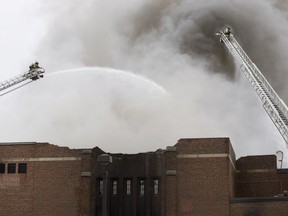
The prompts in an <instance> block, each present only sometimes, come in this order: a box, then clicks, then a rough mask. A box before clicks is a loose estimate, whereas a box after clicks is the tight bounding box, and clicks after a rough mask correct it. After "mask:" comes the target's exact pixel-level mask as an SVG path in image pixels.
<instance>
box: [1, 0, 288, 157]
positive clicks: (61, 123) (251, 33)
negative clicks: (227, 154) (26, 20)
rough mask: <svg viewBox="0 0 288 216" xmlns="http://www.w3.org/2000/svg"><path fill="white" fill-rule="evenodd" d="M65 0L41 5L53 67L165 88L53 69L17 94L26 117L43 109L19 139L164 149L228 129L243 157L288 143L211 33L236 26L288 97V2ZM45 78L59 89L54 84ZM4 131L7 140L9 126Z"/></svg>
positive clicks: (44, 55) (46, 61)
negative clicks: (125, 75)
mask: <svg viewBox="0 0 288 216" xmlns="http://www.w3.org/2000/svg"><path fill="white" fill-rule="evenodd" d="M59 4H60V3H59V2H57V1H55V0H54V1H49V3H48V2H45V3H44V1H43V5H42V11H43V13H44V15H45V19H47V20H48V21H47V22H48V28H47V34H46V36H45V37H44V39H43V40H42V43H41V45H40V46H39V47H38V51H37V56H38V60H39V62H40V63H42V65H43V66H45V68H46V70H47V72H48V73H49V71H58V70H64V69H70V68H79V67H109V68H116V69H119V70H124V71H131V72H133V73H134V74H137V75H141V76H144V77H147V78H149V79H150V80H153V82H156V83H157V84H158V85H159V86H162V87H163V88H164V89H165V91H166V93H165V94H162V93H161V94H160V93H159V91H158V90H159V89H158V90H157V88H156V90H155V89H154V90H153V91H152V92H153V94H157V95H158V96H157V100H155V98H153V97H152V98H151V94H150V93H151V89H150V90H149V88H150V87H149V88H148V87H147V89H146V90H145V91H143V89H142V90H141V91H135V88H136V87H135V86H133V85H132V86H131V85H122V86H121V88H120V87H119V86H118V82H122V83H127V80H126V81H124V80H117V79H116V81H115V77H114V78H113V77H111V76H109V75H108V76H109V77H110V78H109V80H110V81H109V82H105V85H102V84H103V83H102V79H99V76H98V75H97V74H98V73H96V72H95V75H91V73H90V75H89V80H90V79H91V80H94V81H93V82H88V83H87V82H85V81H84V82H83V80H85V78H83V73H81V71H79V73H77V74H75V73H73V74H71V75H70V73H69V72H66V73H65V75H63V74H61V76H60V75H59V77H58V78H57V76H58V75H53V79H48V80H47V81H45V83H46V84H43V85H42V84H41V83H40V82H42V81H39V83H37V85H36V84H35V85H34V86H29V88H28V87H27V88H26V90H24V89H23V92H22V93H19V94H25V95H26V96H25V99H21V101H20V102H19V100H18V101H17V104H18V103H19V104H20V105H18V106H20V107H22V108H23V110H25V112H24V116H25V115H26V119H27V116H30V115H31V114H30V112H29V109H30V108H31V109H32V110H34V108H33V106H35V105H36V107H37V110H38V111H39V110H41V109H44V110H45V111H44V112H41V115H43V116H42V117H41V118H36V119H33V121H32V122H33V124H32V125H34V126H35V125H37V128H35V127H34V126H31V127H29V130H30V132H31V133H26V135H23V133H21V134H22V135H21V136H19V139H24V140H26V139H27V140H28V139H30V140H29V141H31V139H33V137H34V138H37V139H38V140H39V139H40V140H42V141H52V142H54V143H55V144H59V145H62V144H65V145H70V147H77V148H79V147H93V146H99V147H100V148H102V149H103V150H106V151H111V152H117V151H120V152H138V151H150V150H155V149H156V148H165V147H166V146H167V145H174V143H175V142H176V141H177V139H179V138H185V137H230V139H231V142H232V145H233V147H234V149H235V151H236V155H237V157H240V156H242V155H247V154H274V153H275V152H276V151H277V150H279V149H281V150H283V151H286V149H285V148H286V147H285V144H284V141H283V140H282V138H281V137H280V134H279V133H278V131H277V130H276V129H275V128H274V125H273V124H272V122H271V121H270V119H269V118H268V116H267V115H266V113H265V111H264V110H263V108H262V107H261V105H260V102H259V100H258V98H257V96H256V94H255V93H254V90H253V89H252V87H250V84H249V83H248V82H247V80H245V77H244V76H243V75H242V74H241V72H240V71H239V70H238V67H237V65H235V64H234V62H233V59H232V58H231V56H230V54H229V53H228V52H227V50H226V49H225V48H224V45H223V44H221V43H219V38H217V37H216V36H215V33H216V32H217V31H219V30H220V29H223V28H224V27H225V26H231V27H232V29H233V33H234V35H235V37H236V39H237V40H238V41H239V43H240V44H241V45H242V46H243V48H244V50H245V51H246V52H247V53H248V55H249V56H250V57H251V59H252V60H253V61H254V62H255V63H256V65H257V66H258V68H259V69H260V70H261V71H262V72H263V73H264V75H265V76H266V77H267V79H268V81H269V82H270V83H271V84H272V86H273V87H274V88H275V90H276V92H278V93H279V95H280V96H281V97H282V98H283V99H284V101H286V103H288V94H287V93H286V92H287V87H286V86H287V85H286V82H287V78H288V77H287V76H288V75H287V74H288V73H287V72H286V70H287V66H288V65H287V64H288V63H287V61H286V59H287V57H288V52H287V49H286V46H287V44H288V37H287V35H288V25H287V24H288V23H287V11H286V10H285V7H284V4H285V2H284V3H283V2H280V1H279V2H277V1H272V0H263V1H256V0H254V1H249V2H248V1H247V2H245V1H240V0H233V1H231V0H211V1H201V0H190V1H188V0H169V1H167V0H157V1H152V0H151V1H143V0H137V1H135V0H134V1H132V0H122V1H116V2H115V1H112V0H106V1H92V0H91V1H85V2H83V1H79V0H70V1H65V2H64V3H63V1H61V5H62V6H63V5H65V7H60V9H59ZM99 70H100V69H99V68H98V69H97V70H96V71H98V72H99ZM103 70H104V69H103ZM104 71H105V70H104ZM90 72H91V71H90ZM84 74H85V73H84ZM101 74H102V75H101V76H105V73H104V74H103V73H101ZM93 77H94V78H93ZM116 77H117V76H116ZM52 80H53V81H52ZM63 80H64V82H63ZM43 81H44V80H43ZM153 82H151V83H153ZM115 85H116V86H117V87H115ZM137 85H139V83H138V84H137ZM151 85H152V84H151ZM49 86H53V88H54V91H52V93H51V89H50V88H51V87H49ZM148 86H150V85H148ZM44 87H45V88H44ZM88 87H89V88H88ZM87 88H88V89H89V91H88V90H87ZM115 88H116V89H117V91H113V89H115ZM55 89H56V90H55ZM85 89H86V90H87V91H86V90H85ZM120 89H121V90H120ZM136 89H137V88H136ZM44 90H45V91H44ZM21 91H22V90H21ZM33 91H37V92H41V96H39V97H40V98H41V99H40V98H39V99H38V102H37V103H36V104H34V103H33V101H31V100H29V99H27V98H33V97H35V96H30V95H31V94H32V92H33ZM58 91H59V94H57V92H58ZM131 91H135V92H134V93H135V94H134V95H133V96H131ZM149 91H150V93H147V92H149ZM25 92H26V93H25ZM157 92H158V93H157ZM112 93H113V94H112ZM153 94H152V95H153ZM75 95H76V96H75ZM11 97H12V95H11ZM15 97H17V95H16V93H15ZM70 97H71V98H72V99H71V100H70V99H69V98H70ZM73 97H74V99H75V98H76V99H75V100H74V99H73ZM22 98H23V97H22ZM67 98H68V99H67ZM79 98H80V99H79ZM34 99H35V98H34ZM7 100H8V99H7ZM11 100H12V99H11ZM14 100H15V101H16V99H14ZM12 101H13V100H12ZM15 101H13V102H10V103H16V102H15ZM7 103H8V102H7ZM47 103H49V106H48V104H47ZM29 104H33V105H29ZM11 106H12V105H11ZM43 107H44V108H43ZM45 107H46V109H45ZM50 108H53V109H50ZM27 109H28V110H27ZM38 111H35V110H34V111H33V112H35V114H36V113H38ZM10 112H12V111H11V110H10ZM15 112H16V111H15ZM36 115H37V114H36ZM75 115H76V116H77V118H74V117H75ZM19 118H20V117H19ZM24 119H25V118H24ZM17 121H18V120H15V124H17ZM55 122H56V123H55ZM79 122H80V123H81V124H79ZM7 124H8V125H9V124H11V123H7ZM87 130H88V131H89V133H87ZM24 134H25V132H24ZM27 134H29V135H27ZM59 134H61V135H59ZM73 135H74V136H73ZM41 137H42V138H41ZM49 137H50V138H49ZM75 137H76V138H75ZM6 139H11V138H10V137H9V132H7V136H6ZM43 139H46V140H43ZM38 140H36V141H38Z"/></svg>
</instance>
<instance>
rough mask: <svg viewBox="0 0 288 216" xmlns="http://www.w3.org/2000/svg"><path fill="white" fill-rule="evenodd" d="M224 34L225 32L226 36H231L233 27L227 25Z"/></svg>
mask: <svg viewBox="0 0 288 216" xmlns="http://www.w3.org/2000/svg"><path fill="white" fill-rule="evenodd" d="M224 34H225V36H226V37H229V36H230V34H231V28H229V27H227V28H226V29H225V31H224Z"/></svg>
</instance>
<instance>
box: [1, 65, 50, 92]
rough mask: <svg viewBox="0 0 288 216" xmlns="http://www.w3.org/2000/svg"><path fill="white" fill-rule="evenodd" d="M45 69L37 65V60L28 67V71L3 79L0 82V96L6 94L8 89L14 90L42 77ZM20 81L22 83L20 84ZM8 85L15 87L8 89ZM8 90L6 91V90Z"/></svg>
mask: <svg viewBox="0 0 288 216" xmlns="http://www.w3.org/2000/svg"><path fill="white" fill-rule="evenodd" d="M44 73H45V70H44V68H42V67H39V65H38V62H35V63H34V64H32V65H31V66H30V67H29V71H28V72H26V73H23V74H20V75H18V76H15V77H13V78H11V79H8V80H5V81H4V82H1V83H0V96H2V95H4V94H7V93H8V92H10V91H14V90H16V89H18V88H20V87H22V86H24V85H27V84H29V83H30V82H32V81H35V80H38V79H40V78H43V77H44V75H43V74H44ZM20 83H24V84H22V85H20ZM10 87H15V88H14V89H12V90H10ZM8 89H9V90H10V91H7V90H8Z"/></svg>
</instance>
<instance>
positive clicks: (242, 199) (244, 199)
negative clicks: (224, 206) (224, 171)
mask: <svg viewBox="0 0 288 216" xmlns="http://www.w3.org/2000/svg"><path fill="white" fill-rule="evenodd" d="M229 201H230V203H251V202H277V201H287V202H288V197H238V198H237V197H233V198H230V200H229Z"/></svg>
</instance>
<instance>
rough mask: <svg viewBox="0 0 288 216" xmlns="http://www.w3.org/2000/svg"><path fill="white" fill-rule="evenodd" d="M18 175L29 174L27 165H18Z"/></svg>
mask: <svg viewBox="0 0 288 216" xmlns="http://www.w3.org/2000/svg"><path fill="white" fill-rule="evenodd" d="M18 173H27V164H26V163H19V164H18Z"/></svg>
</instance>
